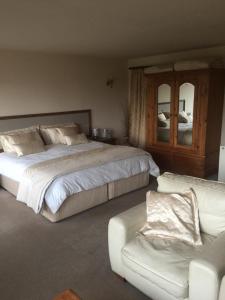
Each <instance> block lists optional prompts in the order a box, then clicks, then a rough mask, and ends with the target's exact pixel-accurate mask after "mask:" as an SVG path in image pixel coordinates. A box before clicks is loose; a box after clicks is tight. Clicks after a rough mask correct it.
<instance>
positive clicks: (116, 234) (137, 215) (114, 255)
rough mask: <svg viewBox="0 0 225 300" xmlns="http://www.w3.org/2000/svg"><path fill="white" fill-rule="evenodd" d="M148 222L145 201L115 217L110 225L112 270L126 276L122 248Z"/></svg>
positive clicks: (109, 240) (109, 241) (109, 244)
mask: <svg viewBox="0 0 225 300" xmlns="http://www.w3.org/2000/svg"><path fill="white" fill-rule="evenodd" d="M145 222H146V204H145V202H143V203H141V204H139V205H137V206H135V207H132V208H130V209H129V210H127V211H125V212H123V213H121V214H119V215H117V216H115V217H113V218H111V219H110V221H109V225H108V246H109V258H110V263H111V267H112V270H113V271H114V272H116V273H117V274H119V275H120V276H121V277H124V273H123V266H122V259H121V250H122V248H123V247H124V246H125V245H126V244H127V242H128V241H129V240H131V239H133V238H134V237H135V235H136V232H137V231H138V230H139V229H140V228H141V227H142V226H143V225H144V223H145Z"/></svg>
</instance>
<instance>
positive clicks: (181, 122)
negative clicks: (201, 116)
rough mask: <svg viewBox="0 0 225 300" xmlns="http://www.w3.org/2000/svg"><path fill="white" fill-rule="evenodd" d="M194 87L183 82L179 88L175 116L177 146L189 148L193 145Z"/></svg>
mask: <svg viewBox="0 0 225 300" xmlns="http://www.w3.org/2000/svg"><path fill="white" fill-rule="evenodd" d="M194 106H195V86H194V85H193V84H192V83H189V82H185V83H183V84H181V85H180V87H179V103H178V116H177V144H179V145H182V146H187V147H191V146H192V145H193V128H194V124H193V123H194Z"/></svg>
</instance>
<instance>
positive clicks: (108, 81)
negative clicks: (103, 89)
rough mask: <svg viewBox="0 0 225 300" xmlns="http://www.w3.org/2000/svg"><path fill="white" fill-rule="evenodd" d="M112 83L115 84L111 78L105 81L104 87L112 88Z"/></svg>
mask: <svg viewBox="0 0 225 300" xmlns="http://www.w3.org/2000/svg"><path fill="white" fill-rule="evenodd" d="M114 82H115V80H114V78H112V77H111V78H109V79H107V81H106V86H108V87H110V88H112V87H113V85H114Z"/></svg>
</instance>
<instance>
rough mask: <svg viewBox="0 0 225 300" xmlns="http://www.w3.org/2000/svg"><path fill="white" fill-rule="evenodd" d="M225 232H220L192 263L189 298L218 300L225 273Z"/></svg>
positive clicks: (194, 299) (191, 299) (192, 299)
mask: <svg viewBox="0 0 225 300" xmlns="http://www.w3.org/2000/svg"><path fill="white" fill-rule="evenodd" d="M224 249H225V232H223V233H222V234H220V235H219V236H218V237H217V238H216V239H215V240H214V241H213V242H212V245H211V246H210V247H209V248H207V249H206V250H205V251H204V252H203V253H202V255H201V257H200V258H198V259H194V260H193V261H191V263H190V269H189V299H190V300H199V299H204V300H217V299H218V295H219V289H220V283H221V279H222V277H223V275H224V274H225V250H224Z"/></svg>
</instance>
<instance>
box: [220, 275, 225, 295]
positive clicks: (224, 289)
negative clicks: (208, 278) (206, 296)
mask: <svg viewBox="0 0 225 300" xmlns="http://www.w3.org/2000/svg"><path fill="white" fill-rule="evenodd" d="M224 299H225V276H223V279H222V281H221V285H220V295H219V300H224Z"/></svg>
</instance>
